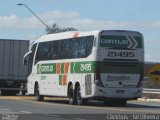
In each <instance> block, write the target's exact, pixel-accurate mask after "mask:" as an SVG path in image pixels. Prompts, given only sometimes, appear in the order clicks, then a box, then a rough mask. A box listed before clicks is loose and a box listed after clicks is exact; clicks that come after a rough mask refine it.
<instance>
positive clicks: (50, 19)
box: [0, 10, 160, 30]
mask: <svg viewBox="0 0 160 120" xmlns="http://www.w3.org/2000/svg"><path fill="white" fill-rule="evenodd" d="M37 15H38V16H39V17H40V18H41V19H42V20H43V21H45V23H46V24H48V25H51V24H53V23H58V24H59V25H60V26H65V27H67V26H69V27H75V28H77V29H79V30H92V29H94V30H95V29H139V28H142V29H150V28H156V29H160V20H159V21H153V22H148V21H143V22H135V21H124V22H115V21H112V20H94V19H89V18H81V16H80V14H79V13H78V12H75V11H58V10H57V11H51V12H45V13H40V14H37ZM42 27H44V26H43V25H42V24H41V23H40V21H38V20H37V19H36V18H35V17H34V16H32V17H30V18H25V19H24V18H23V19H22V18H20V17H18V16H16V15H10V16H0V29H4V28H6V29H7V28H8V29H15V28H16V29H42Z"/></svg>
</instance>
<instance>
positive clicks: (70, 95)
mask: <svg viewBox="0 0 160 120" xmlns="http://www.w3.org/2000/svg"><path fill="white" fill-rule="evenodd" d="M68 98H69V104H70V105H74V104H76V101H75V97H74V91H73V85H70V87H69V89H68Z"/></svg>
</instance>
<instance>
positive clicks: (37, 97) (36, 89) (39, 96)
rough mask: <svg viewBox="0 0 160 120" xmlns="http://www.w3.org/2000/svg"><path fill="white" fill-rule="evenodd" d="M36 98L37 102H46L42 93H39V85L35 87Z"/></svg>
mask: <svg viewBox="0 0 160 120" xmlns="http://www.w3.org/2000/svg"><path fill="white" fill-rule="evenodd" d="M35 96H36V100H37V101H43V100H44V96H42V95H40V93H39V85H38V84H37V85H36V87H35Z"/></svg>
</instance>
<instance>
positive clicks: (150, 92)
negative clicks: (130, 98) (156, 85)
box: [143, 88, 160, 94]
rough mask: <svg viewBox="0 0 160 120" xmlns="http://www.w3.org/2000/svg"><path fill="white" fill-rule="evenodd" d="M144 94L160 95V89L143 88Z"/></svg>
mask: <svg viewBox="0 0 160 120" xmlns="http://www.w3.org/2000/svg"><path fill="white" fill-rule="evenodd" d="M143 93H148V94H160V89H148V88H143Z"/></svg>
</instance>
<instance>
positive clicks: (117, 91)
mask: <svg viewBox="0 0 160 120" xmlns="http://www.w3.org/2000/svg"><path fill="white" fill-rule="evenodd" d="M116 93H117V94H124V90H116Z"/></svg>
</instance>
